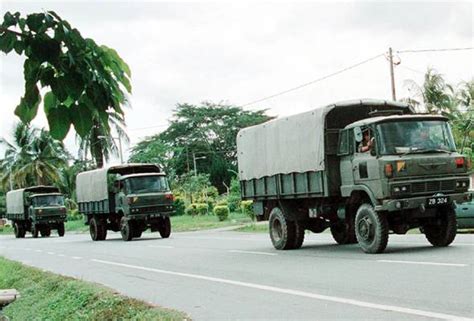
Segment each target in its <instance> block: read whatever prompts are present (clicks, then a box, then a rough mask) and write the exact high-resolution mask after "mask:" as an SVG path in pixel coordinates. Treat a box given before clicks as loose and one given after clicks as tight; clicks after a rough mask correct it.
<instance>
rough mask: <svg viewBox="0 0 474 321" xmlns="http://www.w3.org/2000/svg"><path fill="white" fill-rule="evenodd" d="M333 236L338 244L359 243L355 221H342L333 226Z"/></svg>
mask: <svg viewBox="0 0 474 321" xmlns="http://www.w3.org/2000/svg"><path fill="white" fill-rule="evenodd" d="M331 234H332V237H333V238H334V240H335V241H336V242H337V243H338V244H341V245H343V244H354V243H357V238H356V235H355V228H354V221H351V219H350V218H349V219H347V220H340V221H338V222H337V223H336V224H333V225H331Z"/></svg>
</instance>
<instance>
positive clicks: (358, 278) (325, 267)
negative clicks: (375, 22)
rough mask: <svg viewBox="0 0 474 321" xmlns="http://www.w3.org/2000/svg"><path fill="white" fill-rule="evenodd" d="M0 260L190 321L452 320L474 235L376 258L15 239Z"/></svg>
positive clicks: (215, 240) (225, 245)
mask: <svg viewBox="0 0 474 321" xmlns="http://www.w3.org/2000/svg"><path fill="white" fill-rule="evenodd" d="M0 255H2V256H5V257H7V258H9V259H13V260H17V261H20V262H23V263H25V264H28V265H31V266H35V267H39V268H42V269H44V270H48V271H52V272H56V273H60V274H63V275H67V276H72V277H76V278H80V279H83V280H87V281H93V282H98V283H102V284H104V285H107V286H109V287H111V288H113V289H116V290H117V291H119V292H121V293H124V294H126V295H128V296H131V297H135V298H138V299H142V300H145V301H147V302H150V303H153V304H157V305H161V306H164V307H169V308H173V309H177V310H181V311H184V312H186V313H188V314H189V315H190V316H191V317H192V318H193V319H194V320H233V319H239V320H244V319H260V320H270V319H284V320H325V319H344V320H355V319H359V320H375V319H377V320H380V319H383V320H432V319H441V320H443V319H444V320H450V319H460V320H462V319H469V318H472V317H473V316H474V311H473V305H474V303H473V302H474V290H473V284H474V270H473V266H474V235H458V236H457V238H456V240H455V242H454V244H453V245H452V246H450V247H448V248H434V247H432V246H430V245H429V244H428V242H427V241H426V240H425V238H424V236H423V235H405V236H399V235H390V240H389V246H388V248H387V250H386V252H385V253H383V254H379V255H368V254H364V253H363V252H362V251H361V250H360V249H359V248H358V246H357V245H347V246H341V245H336V244H335V242H334V241H333V240H332V238H331V236H330V234H319V235H316V234H307V235H306V240H305V243H304V245H303V248H301V249H299V250H292V251H276V250H274V249H273V247H272V245H271V243H270V240H269V237H268V235H266V234H252V233H239V232H231V231H206V232H188V233H174V234H172V235H171V237H170V238H169V239H161V238H159V235H158V233H154V234H150V233H145V234H144V237H143V238H142V239H139V240H134V241H132V242H123V241H122V240H121V238H120V234H118V233H110V234H109V235H108V239H107V240H106V241H103V242H92V241H91V240H90V238H89V235H87V234H69V235H68V234H66V237H64V238H59V237H57V236H52V237H50V238H38V239H32V238H31V237H27V238H25V239H14V238H13V236H0Z"/></svg>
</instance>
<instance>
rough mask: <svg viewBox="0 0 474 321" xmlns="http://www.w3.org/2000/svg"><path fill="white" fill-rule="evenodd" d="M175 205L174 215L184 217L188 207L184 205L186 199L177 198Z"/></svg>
mask: <svg viewBox="0 0 474 321" xmlns="http://www.w3.org/2000/svg"><path fill="white" fill-rule="evenodd" d="M173 205H174V209H175V213H174V215H184V214H185V210H186V205H185V203H184V199H182V198H181V197H179V196H178V197H175V199H174V202H173Z"/></svg>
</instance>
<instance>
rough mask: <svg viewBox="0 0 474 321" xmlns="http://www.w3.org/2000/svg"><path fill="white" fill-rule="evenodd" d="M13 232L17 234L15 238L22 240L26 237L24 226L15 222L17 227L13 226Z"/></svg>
mask: <svg viewBox="0 0 474 321" xmlns="http://www.w3.org/2000/svg"><path fill="white" fill-rule="evenodd" d="M13 230H14V232H15V238H17V239H20V238H23V237H25V229H24V227H23V225H22V224H20V223H18V222H15V225H14V226H13Z"/></svg>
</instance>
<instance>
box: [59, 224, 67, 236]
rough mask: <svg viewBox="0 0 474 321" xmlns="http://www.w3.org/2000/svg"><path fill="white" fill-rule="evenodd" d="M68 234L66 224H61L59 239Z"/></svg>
mask: <svg viewBox="0 0 474 321" xmlns="http://www.w3.org/2000/svg"><path fill="white" fill-rule="evenodd" d="M65 233H66V229H65V228H64V223H59V225H58V235H59V237H63V236H64V234H65Z"/></svg>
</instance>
